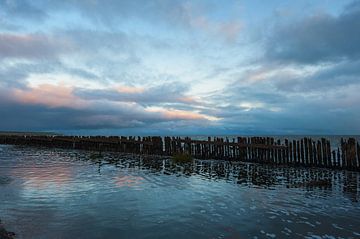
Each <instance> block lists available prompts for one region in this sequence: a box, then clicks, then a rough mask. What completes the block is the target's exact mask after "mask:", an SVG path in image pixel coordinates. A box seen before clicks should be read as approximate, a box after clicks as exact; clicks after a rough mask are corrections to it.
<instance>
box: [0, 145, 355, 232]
mask: <svg viewBox="0 0 360 239" xmlns="http://www.w3.org/2000/svg"><path fill="white" fill-rule="evenodd" d="M0 149H1V151H0V202H1V203H0V219H1V220H2V221H3V223H4V225H5V227H6V228H7V229H8V230H10V231H14V232H16V233H17V238H168V237H174V238H190V237H191V238H192V237H196V238H304V237H308V238H312V237H313V238H337V237H343V238H358V237H360V229H359V228H360V227H359V225H360V217H359V215H360V203H359V199H360V195H359V188H360V186H359V180H360V174H359V173H356V172H347V171H331V170H327V169H325V170H324V169H322V170H319V169H301V168H287V167H275V166H271V165H257V164H249V163H229V162H221V161H194V162H193V163H191V164H186V165H177V164H174V163H173V162H172V161H171V160H169V159H163V158H153V157H149V156H146V157H145V156H139V155H119V154H115V153H104V154H103V155H102V157H101V158H99V157H97V158H94V157H91V155H92V154H91V152H85V151H67V150H49V149H40V148H30V147H13V146H0Z"/></svg>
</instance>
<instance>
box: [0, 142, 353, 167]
mask: <svg viewBox="0 0 360 239" xmlns="http://www.w3.org/2000/svg"><path fill="white" fill-rule="evenodd" d="M0 144H15V145H35V146H47V147H62V148H73V149H86V150H97V151H118V152H124V153H136V154H154V155H166V156H171V155H176V154H188V155H191V156H193V157H194V158H198V159H221V160H234V161H235V160H236V161H246V162H256V163H268V164H279V165H294V166H316V167H325V168H338V169H348V170H355V171H360V146H359V143H358V142H356V140H355V139H354V138H349V139H341V142H340V147H338V148H336V149H333V148H331V146H330V145H331V144H330V141H329V140H327V139H325V138H322V139H320V140H313V139H311V138H307V137H305V138H302V139H299V140H287V139H285V140H283V141H281V140H275V139H274V138H271V137H237V138H232V139H229V138H219V137H208V139H207V140H194V139H191V138H189V137H185V138H181V137H159V136H151V137H131V136H130V137H124V136H121V137H119V136H111V137H105V136H26V135H24V136H16V135H14V136H9V135H8V136H6V135H0Z"/></svg>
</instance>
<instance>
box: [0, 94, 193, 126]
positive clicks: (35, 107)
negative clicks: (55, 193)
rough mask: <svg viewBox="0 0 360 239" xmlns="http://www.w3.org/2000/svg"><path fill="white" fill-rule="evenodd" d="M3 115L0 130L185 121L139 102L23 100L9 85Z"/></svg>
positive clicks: (0, 104)
mask: <svg viewBox="0 0 360 239" xmlns="http://www.w3.org/2000/svg"><path fill="white" fill-rule="evenodd" d="M0 115H1V117H0V130H80V129H123V128H127V129H128V128H133V127H140V128H143V127H145V128H146V127H150V128H151V127H157V125H158V124H162V123H166V122H169V123H168V124H170V122H173V123H172V124H180V125H181V124H182V123H181V122H182V121H183V120H182V119H181V118H179V119H177V118H167V117H166V116H164V115H162V114H161V113H158V112H149V111H146V110H145V108H144V107H142V106H140V105H136V104H135V105H134V104H133V105H127V104H116V105H110V104H108V103H104V102H97V103H96V104H94V105H92V106H91V107H86V108H80V109H74V108H69V107H48V106H44V105H41V104H33V103H21V102H18V101H17V100H16V99H15V98H14V97H13V96H12V95H11V93H10V92H7V91H6V88H0ZM185 121H187V122H188V121H189V120H185ZM190 121H191V120H190ZM197 121H199V120H193V123H192V124H194V125H195V124H198V123H196V122H197ZM176 122H177V123H176Z"/></svg>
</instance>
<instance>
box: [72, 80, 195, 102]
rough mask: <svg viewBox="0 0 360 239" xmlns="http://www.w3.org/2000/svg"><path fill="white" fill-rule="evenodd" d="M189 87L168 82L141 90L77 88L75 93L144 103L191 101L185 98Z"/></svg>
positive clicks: (93, 98) (89, 97)
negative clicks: (123, 90)
mask: <svg viewBox="0 0 360 239" xmlns="http://www.w3.org/2000/svg"><path fill="white" fill-rule="evenodd" d="M187 90H188V88H187V87H186V86H185V85H183V84H180V83H167V84H162V85H158V86H153V87H149V88H145V89H144V90H143V91H140V92H119V91H116V90H88V89H77V90H76V91H75V94H76V95H77V96H79V97H81V98H83V99H87V100H102V99H105V100H109V101H119V102H137V103H141V104H143V105H151V104H154V103H189V102H187V101H186V99H185V97H186V96H185V93H186V91H187Z"/></svg>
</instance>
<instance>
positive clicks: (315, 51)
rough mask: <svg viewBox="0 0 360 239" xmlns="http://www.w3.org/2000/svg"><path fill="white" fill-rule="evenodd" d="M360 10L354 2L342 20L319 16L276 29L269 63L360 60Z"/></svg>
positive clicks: (267, 52) (270, 40) (269, 46)
mask: <svg viewBox="0 0 360 239" xmlns="http://www.w3.org/2000/svg"><path fill="white" fill-rule="evenodd" d="M350 6H351V7H350ZM359 6H360V4H359V1H354V2H353V3H352V5H349V6H347V7H345V8H344V10H343V12H342V13H341V14H339V15H338V16H333V15H329V14H327V13H317V14H314V15H312V16H310V17H305V18H303V19H301V20H298V21H297V22H290V23H288V24H283V25H282V26H279V25H276V27H275V29H273V31H272V33H271V34H270V36H268V39H267V40H266V44H265V55H266V57H267V58H268V59H269V61H271V60H275V61H279V62H283V63H287V62H294V63H300V64H314V63H319V62H334V61H335V62H336V61H339V60H353V59H355V60H356V59H359V57H360V45H359V44H358V42H360V7H359Z"/></svg>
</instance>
